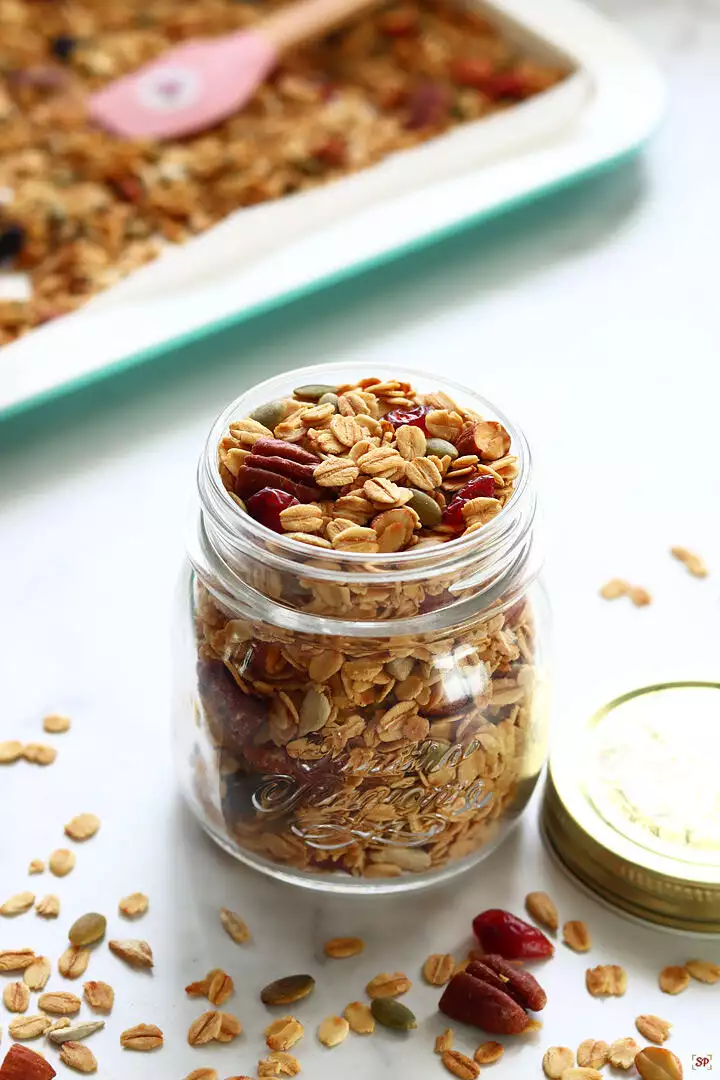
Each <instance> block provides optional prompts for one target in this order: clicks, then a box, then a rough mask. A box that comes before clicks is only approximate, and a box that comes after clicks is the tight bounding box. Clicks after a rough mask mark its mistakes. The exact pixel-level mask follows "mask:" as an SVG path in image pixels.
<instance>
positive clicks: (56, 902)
mask: <svg viewBox="0 0 720 1080" xmlns="http://www.w3.org/2000/svg"><path fill="white" fill-rule="evenodd" d="M35 911H36V913H37V914H38V915H39V916H40V918H42V919H57V917H58V915H59V914H60V898H59V897H58V896H55V895H54V894H53V893H48V895H47V896H43V898H42V900H38V902H37V904H36V905H35Z"/></svg>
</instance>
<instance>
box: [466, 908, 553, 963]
mask: <svg viewBox="0 0 720 1080" xmlns="http://www.w3.org/2000/svg"><path fill="white" fill-rule="evenodd" d="M473 930H474V931H475V936H476V937H477V939H478V941H479V942H480V944H481V945H482V947H483V949H485V951H486V952H488V953H498V954H499V955H500V956H504V957H505V959H506V960H542V959H545V958H546V957H548V956H552V955H553V953H554V952H555V946H554V945H553V943H552V942H551V941H549V940H548V939H547V938H546V937H545V935H544V934H543V933H541V932H540V931H539V930H538V929H537V928H536V927H535V926H531V925H530V923H526V922H525V921H524V920H523V919H519V918H518V917H517V915H513V914H511V912H509V911H502V910H501V909H500V908H491V909H490V910H489V911H483V912H482V914H480V915H477V916H476V917H475V918H474V919H473Z"/></svg>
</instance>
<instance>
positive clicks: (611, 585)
mask: <svg viewBox="0 0 720 1080" xmlns="http://www.w3.org/2000/svg"><path fill="white" fill-rule="evenodd" d="M631 587H632V586H631V585H629V584H628V582H627V581H623V579H622V578H612V579H611V580H610V581H606V582H605V584H604V585H603V587H602V588H601V589H600V595H601V596H602V598H603V600H617V599H618V598H619V597H621V596H627V595H628V593H629V592H630V589H631Z"/></svg>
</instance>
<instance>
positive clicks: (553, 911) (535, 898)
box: [525, 892, 560, 930]
mask: <svg viewBox="0 0 720 1080" xmlns="http://www.w3.org/2000/svg"><path fill="white" fill-rule="evenodd" d="M525 910H526V911H527V913H528V915H529V916H530V917H531V918H532V919H534V920H535V922H537V923H540V925H541V926H544V927H545V929H546V930H557V928H558V925H559V922H560V920H559V917H558V910H557V908H556V907H555V904H554V903H553V901H552V900H551V899H550V897H549V896H548V894H547V893H546V892H530V893H528V894H527V896H526V897H525Z"/></svg>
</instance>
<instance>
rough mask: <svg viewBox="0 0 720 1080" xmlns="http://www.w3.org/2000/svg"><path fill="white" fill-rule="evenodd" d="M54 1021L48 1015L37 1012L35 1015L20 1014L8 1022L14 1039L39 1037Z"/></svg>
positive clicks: (22, 1039)
mask: <svg viewBox="0 0 720 1080" xmlns="http://www.w3.org/2000/svg"><path fill="white" fill-rule="evenodd" d="M51 1023H52V1021H51V1020H49V1019H48V1017H47V1016H42V1015H41V1014H40V1013H37V1014H36V1015H35V1016H18V1017H16V1018H15V1019H14V1020H11V1021H10V1023H9V1024H8V1031H9V1032H10V1034H11V1035H12V1037H13V1039H18V1040H21V1041H25V1040H26V1039H39V1038H40V1036H41V1035H44V1034H45V1032H46V1031H47V1030H48V1028H49V1027H50V1025H51Z"/></svg>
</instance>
